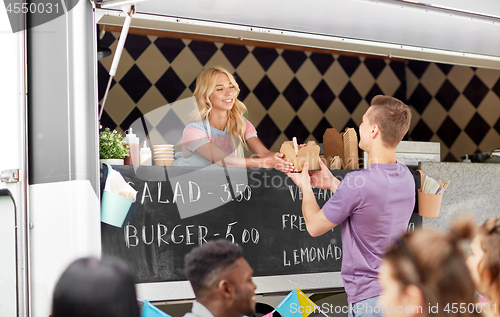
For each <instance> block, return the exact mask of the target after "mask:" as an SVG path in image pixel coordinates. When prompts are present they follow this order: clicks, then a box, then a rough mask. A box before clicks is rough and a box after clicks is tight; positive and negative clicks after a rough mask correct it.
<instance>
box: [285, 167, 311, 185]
mask: <svg viewBox="0 0 500 317" xmlns="http://www.w3.org/2000/svg"><path fill="white" fill-rule="evenodd" d="M286 175H287V176H288V177H290V178H291V179H292V181H293V182H294V183H295V184H296V185H297V186H299V187H300V189H302V191H305V190H304V189H307V188H311V177H310V176H309V163H308V162H305V163H304V165H303V166H302V172H300V173H287V174H286Z"/></svg>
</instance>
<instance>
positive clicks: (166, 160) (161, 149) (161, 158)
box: [153, 144, 174, 166]
mask: <svg viewBox="0 0 500 317" xmlns="http://www.w3.org/2000/svg"><path fill="white" fill-rule="evenodd" d="M153 152H154V159H155V165H157V166H173V165H174V145H173V144H159V145H153Z"/></svg>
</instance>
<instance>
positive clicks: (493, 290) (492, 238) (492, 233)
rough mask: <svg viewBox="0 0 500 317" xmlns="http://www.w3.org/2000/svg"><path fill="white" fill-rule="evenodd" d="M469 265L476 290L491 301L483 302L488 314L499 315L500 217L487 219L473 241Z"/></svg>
mask: <svg viewBox="0 0 500 317" xmlns="http://www.w3.org/2000/svg"><path fill="white" fill-rule="evenodd" d="M471 251H472V252H471V255H470V256H469V258H468V259H467V266H468V267H469V271H470V273H471V276H472V280H473V281H474V285H475V286H476V290H477V291H478V292H479V293H480V294H481V295H482V296H484V297H486V298H487V299H489V300H491V302H487V303H484V304H483V312H484V313H485V315H487V316H499V315H500V313H499V309H500V307H499V305H500V218H490V219H487V220H486V221H485V222H484V223H483V224H482V225H481V226H480V227H479V231H478V233H477V235H476V236H475V237H474V240H472V243H471Z"/></svg>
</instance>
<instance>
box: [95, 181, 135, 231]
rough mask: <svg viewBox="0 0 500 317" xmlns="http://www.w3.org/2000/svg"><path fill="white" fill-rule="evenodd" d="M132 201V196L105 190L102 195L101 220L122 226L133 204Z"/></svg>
mask: <svg viewBox="0 0 500 317" xmlns="http://www.w3.org/2000/svg"><path fill="white" fill-rule="evenodd" d="M132 201H133V200H132V198H128V197H125V196H122V195H118V194H116V193H112V192H110V191H107V190H104V191H103V193H102V197H101V221H102V222H105V223H107V224H109V225H112V226H115V227H121V226H122V225H123V221H124V220H125V218H126V217H127V214H128V211H129V209H130V206H132Z"/></svg>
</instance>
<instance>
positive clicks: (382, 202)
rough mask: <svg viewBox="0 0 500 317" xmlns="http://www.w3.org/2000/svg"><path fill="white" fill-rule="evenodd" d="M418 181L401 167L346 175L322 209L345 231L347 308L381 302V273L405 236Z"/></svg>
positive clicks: (376, 166) (381, 166)
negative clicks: (382, 264) (374, 299)
mask: <svg viewBox="0 0 500 317" xmlns="http://www.w3.org/2000/svg"><path fill="white" fill-rule="evenodd" d="M414 205H415V180H414V178H413V175H412V174H411V172H410V171H409V170H408V168H407V167H406V166H405V165H403V164H400V163H396V164H373V165H371V166H370V167H369V168H367V169H364V170H359V171H355V172H351V173H348V174H347V175H346V176H345V178H344V180H342V182H341V183H340V185H339V187H338V189H337V191H336V192H335V194H334V195H333V196H332V197H330V199H329V200H328V201H327V202H326V203H325V205H324V206H323V213H324V214H325V216H326V218H327V219H328V220H330V221H331V222H333V223H334V224H337V225H339V224H341V225H342V245H343V253H342V270H341V275H342V279H343V280H344V287H345V290H346V293H347V300H348V302H349V303H357V302H359V301H362V300H365V299H367V298H371V297H374V296H378V295H380V293H381V289H380V285H379V283H378V279H377V278H378V270H379V265H380V262H381V260H382V256H383V255H384V253H385V251H386V249H387V248H388V247H389V246H390V245H391V243H393V242H394V241H395V240H396V239H397V238H398V237H399V236H400V235H401V234H403V233H404V232H405V231H406V230H407V226H408V221H409V220H410V217H411V214H412V212H413V208H414Z"/></svg>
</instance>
